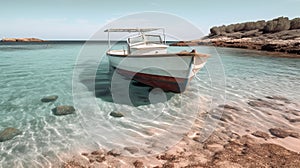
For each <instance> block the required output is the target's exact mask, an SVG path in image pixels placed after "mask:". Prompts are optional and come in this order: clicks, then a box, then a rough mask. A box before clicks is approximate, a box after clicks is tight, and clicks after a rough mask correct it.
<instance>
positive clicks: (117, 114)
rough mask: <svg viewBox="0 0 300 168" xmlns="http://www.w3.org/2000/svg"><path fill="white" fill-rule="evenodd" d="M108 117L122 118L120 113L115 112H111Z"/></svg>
mask: <svg viewBox="0 0 300 168" xmlns="http://www.w3.org/2000/svg"><path fill="white" fill-rule="evenodd" d="M109 115H110V116H112V117H116V118H120V117H124V115H123V114H122V113H121V112H115V111H113V112H111V113H110V114H109Z"/></svg>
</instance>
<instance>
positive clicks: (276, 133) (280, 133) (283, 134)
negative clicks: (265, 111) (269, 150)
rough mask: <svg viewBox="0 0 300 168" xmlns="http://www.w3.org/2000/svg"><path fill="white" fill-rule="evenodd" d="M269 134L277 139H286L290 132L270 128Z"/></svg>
mask: <svg viewBox="0 0 300 168" xmlns="http://www.w3.org/2000/svg"><path fill="white" fill-rule="evenodd" d="M269 131H270V133H271V134H272V135H274V136H276V137H278V138H286V137H288V136H290V135H291V132H290V131H285V130H283V129H281V128H271V129H269Z"/></svg>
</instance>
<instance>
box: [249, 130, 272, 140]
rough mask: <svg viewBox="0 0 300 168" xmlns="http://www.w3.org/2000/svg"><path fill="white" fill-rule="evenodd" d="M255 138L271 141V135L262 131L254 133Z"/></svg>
mask: <svg viewBox="0 0 300 168" xmlns="http://www.w3.org/2000/svg"><path fill="white" fill-rule="evenodd" d="M252 135H253V136H256V137H259V138H263V139H265V140H267V139H269V138H270V136H269V134H267V133H265V132H262V131H255V132H253V133H252Z"/></svg>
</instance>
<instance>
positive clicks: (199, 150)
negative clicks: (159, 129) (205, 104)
mask: <svg viewBox="0 0 300 168" xmlns="http://www.w3.org/2000/svg"><path fill="white" fill-rule="evenodd" d="M246 104H247V109H243V108H240V106H239V105H238V104H236V103H234V102H229V103H228V104H225V105H219V106H218V107H217V108H216V109H213V110H221V111H222V112H223V115H222V116H221V117H220V118H219V117H218V116H214V115H213V112H212V111H207V109H204V110H203V111H199V114H198V117H197V119H196V121H195V123H194V125H193V127H192V128H191V130H190V131H189V132H188V133H187V134H186V135H185V136H184V137H183V139H182V140H181V141H180V142H178V144H176V145H175V146H173V147H171V148H170V149H168V150H167V151H166V152H164V153H161V154H157V155H149V156H145V157H130V156H122V155H121V154H120V153H119V152H118V149H113V150H110V151H107V150H105V149H95V151H81V152H80V153H78V154H77V155H74V156H70V157H69V158H65V162H64V163H61V167H64V168H71V167H72V168H73V167H136V168H142V167H156V168H165V167H170V168H172V167H186V168H190V167H207V168H208V167H209V168H210V167H257V166H259V167H274V166H275V167H297V165H300V148H299V147H297V146H299V145H300V139H299V133H298V132H299V129H297V125H298V124H299V122H300V118H299V116H300V111H299V110H297V109H299V107H300V106H299V104H297V103H296V102H292V101H291V100H288V99H286V98H284V97H280V96H266V97H264V98H256V99H249V100H248V102H246ZM259 113H268V116H270V117H273V118H276V120H277V121H278V122H279V123H280V126H279V127H278V126H276V128H274V126H275V125H272V123H270V122H268V118H264V119H262V120H263V121H261V122H262V123H265V125H264V126H263V127H264V128H261V126H260V125H257V124H253V123H252V124H251V123H247V122H245V121H248V122H249V120H250V122H251V121H252V122H255V123H256V120H257V118H256V117H255V116H256V115H258V114H259ZM205 117H209V118H211V119H212V120H213V121H216V122H218V126H217V128H216V129H215V131H214V132H213V133H212V135H210V136H209V137H208V139H206V140H205V141H202V139H203V137H201V129H202V128H203V124H204V123H203V120H202V119H201V118H205ZM248 117H251V118H248ZM133 153H134V150H133Z"/></svg>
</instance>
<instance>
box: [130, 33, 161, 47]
mask: <svg viewBox="0 0 300 168" xmlns="http://www.w3.org/2000/svg"><path fill="white" fill-rule="evenodd" d="M162 43H163V42H162V40H161V37H160V36H159V35H140V36H136V37H131V38H128V44H129V45H131V46H132V45H139V44H162Z"/></svg>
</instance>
